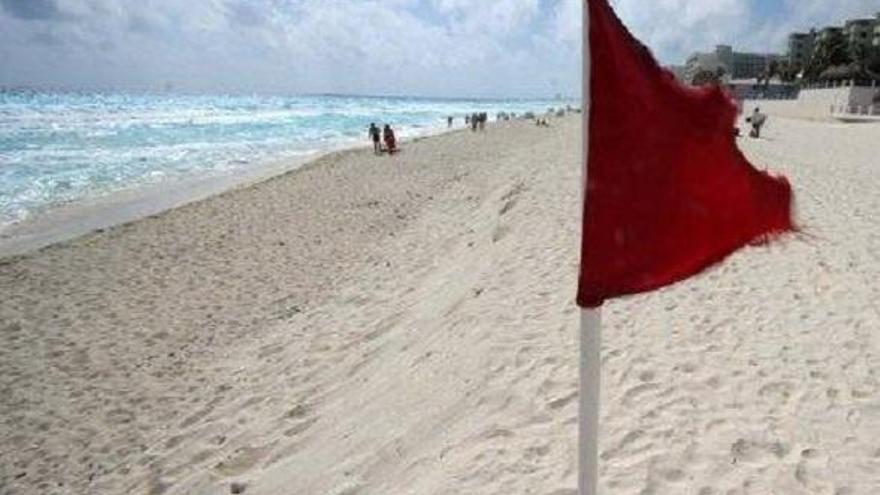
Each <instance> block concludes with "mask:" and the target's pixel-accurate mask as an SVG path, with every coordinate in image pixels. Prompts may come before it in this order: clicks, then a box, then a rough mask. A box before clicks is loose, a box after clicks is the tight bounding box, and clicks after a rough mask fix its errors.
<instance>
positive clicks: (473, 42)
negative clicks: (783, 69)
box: [0, 0, 877, 96]
mask: <svg viewBox="0 0 880 495" xmlns="http://www.w3.org/2000/svg"><path fill="white" fill-rule="evenodd" d="M581 2H582V0H185V1H182V0H137V1H132V0H0V6H2V9H0V64H2V66H3V67H4V68H11V69H12V70H4V71H0V85H38V86H39V85H42V86H53V87H57V86H66V87H89V88H94V87H98V88H108V87H113V88H124V89H152V88H161V87H164V86H165V84H166V83H168V82H170V83H172V84H173V85H174V86H175V87H177V88H180V89H182V90H187V91H236V92H239V91H247V92H278V93H326V92H337V93H372V94H420V95H437V96H536V95H544V96H546V95H553V94H555V93H565V94H577V93H578V91H579V87H580V45H581ZM876 2H877V0H839V1H838V2H836V3H834V4H831V3H829V2H826V1H825V0H773V1H768V0H713V1H706V0H652V1H651V2H646V1H644V0H614V2H613V3H614V6H615V8H616V9H617V11H618V13H619V14H620V16H621V17H622V19H623V20H624V22H626V23H627V25H628V26H629V27H630V28H631V30H632V31H633V33H634V34H635V35H636V36H638V37H639V38H640V39H642V40H643V41H644V42H646V44H648V46H649V47H651V49H652V50H653V51H654V53H655V54H657V55H658V56H659V58H660V59H661V61H663V62H665V63H681V62H683V61H684V59H685V57H686V56H687V55H688V54H689V53H691V52H693V51H696V50H706V49H711V48H712V47H713V45H715V44H718V43H727V44H733V45H734V46H735V47H737V48H742V49H750V50H759V51H773V50H781V49H782V48H783V47H784V44H783V43H784V40H785V36H786V35H787V33H788V32H789V31H791V30H794V29H805V28H808V27H809V26H810V25H811V24H824V23H828V22H839V21H841V20H842V19H843V18H845V17H847V16H853V15H860V16H864V15H866V14H871V13H872V8H873V10H877V5H876Z"/></svg>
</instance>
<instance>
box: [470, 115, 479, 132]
mask: <svg viewBox="0 0 880 495" xmlns="http://www.w3.org/2000/svg"><path fill="white" fill-rule="evenodd" d="M479 121H480V117H479V116H478V115H477V114H476V112H474V113H472V114H471V132H477V125H479V123H480V122H479Z"/></svg>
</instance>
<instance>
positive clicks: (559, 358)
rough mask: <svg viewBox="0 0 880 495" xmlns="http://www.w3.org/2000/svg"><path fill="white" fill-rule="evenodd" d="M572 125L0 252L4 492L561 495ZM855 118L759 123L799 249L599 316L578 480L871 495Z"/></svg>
mask: <svg viewBox="0 0 880 495" xmlns="http://www.w3.org/2000/svg"><path fill="white" fill-rule="evenodd" d="M580 131H581V123H580V119H579V118H578V117H567V118H563V119H553V120H552V121H551V127H550V128H537V127H535V126H534V125H533V124H529V123H526V122H512V123H507V124H501V125H497V126H490V127H488V128H487V130H486V131H485V132H484V133H471V132H468V131H461V132H453V133H449V134H445V135H442V136H437V137H431V138H425V139H421V140H418V141H417V142H410V143H406V144H405V147H404V152H403V153H401V154H400V155H397V156H394V157H388V156H374V155H373V154H372V153H371V152H369V151H367V150H351V151H342V152H337V153H333V154H330V155H328V156H325V157H323V158H321V159H319V160H318V161H316V162H314V163H312V164H310V165H307V166H305V167H303V168H302V169H300V170H297V171H294V172H291V173H288V174H285V175H282V176H279V177H276V178H273V179H271V180H268V181H266V182H262V183H259V184H256V185H253V186H250V187H247V188H240V189H237V190H233V191H230V192H227V193H225V194H221V195H219V196H214V197H211V198H209V199H206V200H204V201H200V202H197V203H193V204H190V205H187V206H184V207H181V208H178V209H175V210H172V211H168V212H165V213H162V214H159V215H155V216H152V217H149V218H146V219H143V220H139V221H136V222H133V223H129V224H125V225H121V226H117V227H114V228H110V229H107V230H104V231H102V232H96V233H92V234H89V235H87V236H85V237H82V238H79V239H75V240H72V241H67V242H64V243H61V244H57V245H54V246H51V247H48V248H44V249H41V250H39V251H36V252H32V253H30V254H26V255H23V256H17V257H7V258H3V259H0V290H2V302H0V493H2V494H4V495H5V494H15V495H22V494H27V495H29V494H46V493H53V494H56V493H57V494H68V493H69V494H84V493H89V494H105V493H106V494H129V493H132V494H153V495H158V494H223V493H230V492H242V493H245V494H248V495H250V494H255V495H274V494H298V495H300V494H304V495H324V494H328V495H394V494H419V495H424V494H499V495H502V494H504V495H508V494H542V495H575V494H576V489H575V487H576V470H577V465H576V461H577V455H576V442H577V438H576V434H577V424H576V422H577V355H578V348H577V331H578V321H579V319H578V309H577V308H576V307H575V305H574V292H575V283H576V275H577V265H578V252H577V251H578V241H579V220H580V219H579V210H580V205H579V204H578V202H579V190H580V185H579V179H580V166H581V165H580V160H581V157H580V146H581V140H580ZM878 142H880V126H877V125H861V126H860V125H846V124H833V123H822V122H808V121H797V120H785V119H780V118H772V117H771V119H770V122H769V124H768V125H767V126H766V127H765V130H764V136H763V137H762V139H760V140H751V139H748V138H743V139H742V140H740V144H741V146H742V147H743V149H744V150H745V152H746V154H747V155H748V156H749V157H750V158H751V159H752V160H753V162H754V163H755V164H756V165H759V166H761V167H766V168H769V169H771V170H773V171H775V172H779V173H784V174H786V175H787V176H789V178H790V179H791V181H792V183H793V184H794V187H795V189H796V194H797V202H798V205H797V206H798V221H799V223H800V225H801V226H802V227H803V230H804V232H803V234H801V235H797V236H794V235H793V236H788V237H785V238H783V239H782V240H781V241H780V242H777V243H775V244H772V245H770V246H764V247H753V248H748V249H746V250H744V251H741V252H739V253H737V254H736V255H734V256H733V257H732V258H731V259H730V260H728V261H727V262H726V263H725V264H723V265H721V266H719V267H717V268H715V269H712V270H710V271H709V272H707V273H705V274H703V275H702V276H699V277H697V278H695V279H692V280H690V281H687V282H685V283H682V284H678V285H676V286H673V287H671V288H668V289H665V290H662V291H658V292H655V293H652V294H647V295H643V296H638V297H631V298H626V299H622V300H618V301H613V302H611V303H609V304H607V305H606V306H605V309H604V315H603V318H604V342H603V349H602V353H603V372H604V379H603V387H604V389H603V391H602V395H603V398H602V400H603V402H602V414H601V424H602V426H601V429H602V437H601V440H600V441H601V447H600V450H601V454H600V459H601V460H600V462H601V465H600V475H601V480H600V485H601V487H602V490H603V493H606V494H612V493H613V494H615V495H618V494H621V495H660V494H670V495H671V494H676V495H680V494H694V495H746V494H770V493H776V494H786V495H791V494H794V495H797V494H833V495H855V494H875V493H880V334H878V331H880V307H878V300H880V284H878V282H877V280H878V278H880V224H878V222H880V220H878V219H880V194H877V192H876V188H877V182H878V178H880V169H878V147H877V143H878Z"/></svg>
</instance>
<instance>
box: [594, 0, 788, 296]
mask: <svg viewBox="0 0 880 495" xmlns="http://www.w3.org/2000/svg"><path fill="white" fill-rule="evenodd" d="M586 4H587V6H588V7H587V8H589V26H588V29H589V38H588V40H589V43H588V44H586V46H585V49H587V50H589V52H588V57H585V58H586V59H587V60H588V61H589V64H585V69H587V70H586V71H585V72H586V73H585V77H589V92H588V94H585V95H584V97H585V99H588V101H585V106H586V108H588V110H589V117H588V119H589V124H588V125H587V126H586V132H587V133H588V135H587V141H586V142H587V143H588V150H587V184H586V189H585V194H586V201H585V204H584V222H583V239H582V245H581V269H580V283H579V289H578V304H580V305H581V306H582V307H596V306H599V305H601V304H602V302H603V301H604V300H606V299H608V298H612V297H615V296H621V295H626V294H635V293H639V292H644V291H649V290H653V289H657V288H659V287H662V286H665V285H669V284H672V283H675V282H678V281H681V280H683V279H685V278H687V277H690V276H692V275H695V274H696V273H698V272H700V271H702V270H703V269H705V268H707V267H708V266H710V265H712V264H714V263H717V262H719V261H721V260H722V259H724V258H725V257H727V256H728V255H730V254H731V253H733V252H734V251H736V250H737V249H739V248H740V247H743V246H744V245H746V244H749V243H751V242H754V241H756V240H760V239H764V238H766V237H767V236H770V235H774V234H779V233H782V232H786V231H790V230H792V229H793V228H794V226H793V222H792V201H793V196H792V190H791V186H790V185H789V183H788V181H787V180H786V179H785V178H782V177H780V178H775V177H772V176H770V175H768V174H767V173H765V172H761V171H759V170H757V169H756V168H755V167H753V166H752V165H751V164H750V163H749V162H748V160H746V158H745V157H744V156H743V154H742V153H741V152H740V151H739V149H738V148H737V146H736V138H735V136H734V125H735V122H736V114H737V109H736V105H735V103H734V101H733V100H732V99H731V98H730V97H729V96H728V95H727V94H726V93H725V92H724V91H723V90H722V89H721V88H719V87H717V86H713V87H702V88H691V87H685V86H684V85H682V84H681V83H679V82H678V81H677V80H676V79H675V77H674V76H673V75H672V73H670V72H668V71H666V70H665V69H663V68H661V67H660V66H659V65H658V64H657V62H656V61H655V60H654V58H653V57H652V56H651V54H650V52H649V51H648V49H647V48H645V47H644V46H643V45H642V44H641V43H640V42H639V41H638V40H636V39H635V38H634V37H633V36H632V35H631V34H630V33H629V32H628V31H627V29H626V27H624V25H623V24H622V23H621V21H620V20H619V19H618V18H617V16H616V15H615V14H614V12H613V10H612V9H611V7H610V6H609V5H608V2H607V0H588V1H587V2H586ZM585 29H587V26H585ZM585 39H587V38H585Z"/></svg>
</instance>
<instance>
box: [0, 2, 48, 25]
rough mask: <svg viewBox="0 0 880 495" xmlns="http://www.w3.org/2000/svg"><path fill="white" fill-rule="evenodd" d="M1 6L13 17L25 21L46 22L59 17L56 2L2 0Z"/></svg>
mask: <svg viewBox="0 0 880 495" xmlns="http://www.w3.org/2000/svg"><path fill="white" fill-rule="evenodd" d="M0 6H2V7H3V10H5V11H6V12H9V13H10V14H11V15H13V16H15V17H18V18H19V19H24V20H29V21H30V20H44V19H53V18H55V17H58V15H59V13H60V12H59V10H58V5H57V4H56V3H55V0H0Z"/></svg>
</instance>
